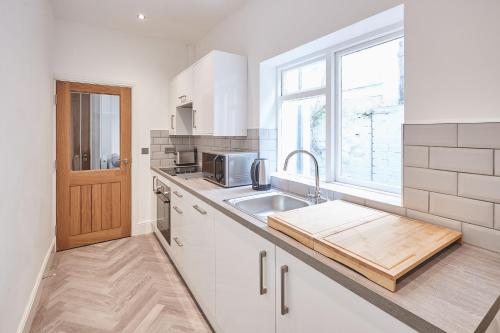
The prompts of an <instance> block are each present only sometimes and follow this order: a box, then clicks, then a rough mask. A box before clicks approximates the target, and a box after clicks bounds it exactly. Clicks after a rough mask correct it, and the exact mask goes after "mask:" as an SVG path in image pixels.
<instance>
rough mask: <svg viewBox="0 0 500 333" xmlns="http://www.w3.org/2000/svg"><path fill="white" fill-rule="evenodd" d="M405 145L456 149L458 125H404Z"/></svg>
mask: <svg viewBox="0 0 500 333" xmlns="http://www.w3.org/2000/svg"><path fill="white" fill-rule="evenodd" d="M404 144H405V145H414V146H444V147H456V146H457V124H431V125H412V124H407V125H404Z"/></svg>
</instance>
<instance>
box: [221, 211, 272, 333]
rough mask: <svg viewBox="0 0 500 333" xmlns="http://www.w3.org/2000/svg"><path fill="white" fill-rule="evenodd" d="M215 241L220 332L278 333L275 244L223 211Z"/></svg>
mask: <svg viewBox="0 0 500 333" xmlns="http://www.w3.org/2000/svg"><path fill="white" fill-rule="evenodd" d="M215 240H216V241H215V244H216V247H215V263H216V270H215V271H216V279H215V281H216V286H215V309H216V322H217V325H216V326H217V331H218V332H222V333H231V332H239V333H245V332H248V333H253V332H260V333H267V332H269V333H271V332H274V330H275V315H274V306H275V305H274V304H275V290H274V288H275V263H274V257H275V246H274V244H272V243H270V242H269V241H267V240H265V239H264V238H262V237H260V236H258V235H257V234H255V233H253V232H252V231H250V230H248V229H247V228H245V227H243V226H242V225H240V224H239V223H238V222H236V221H234V220H232V219H231V218H229V217H227V216H226V215H224V214H222V213H220V212H217V213H216V215H215ZM261 265H262V266H261ZM261 267H262V269H261Z"/></svg>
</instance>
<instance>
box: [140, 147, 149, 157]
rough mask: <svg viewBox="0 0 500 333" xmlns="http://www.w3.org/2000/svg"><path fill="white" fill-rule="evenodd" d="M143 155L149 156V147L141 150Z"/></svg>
mask: <svg viewBox="0 0 500 333" xmlns="http://www.w3.org/2000/svg"><path fill="white" fill-rule="evenodd" d="M141 154H142V155H147V154H149V148H147V147H146V148H141Z"/></svg>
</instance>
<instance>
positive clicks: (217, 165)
mask: <svg viewBox="0 0 500 333" xmlns="http://www.w3.org/2000/svg"><path fill="white" fill-rule="evenodd" d="M256 158H257V153H256V152H202V154H201V171H202V174H203V178H204V179H206V180H208V181H210V182H212V183H215V184H217V185H220V186H223V187H236V186H245V185H250V184H252V178H251V176H250V169H251V167H252V163H253V161H254V160H255V159H256Z"/></svg>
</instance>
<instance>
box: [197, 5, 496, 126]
mask: <svg viewBox="0 0 500 333" xmlns="http://www.w3.org/2000/svg"><path fill="white" fill-rule="evenodd" d="M400 3H404V5H405V35H406V40H405V48H406V50H405V71H406V77H405V80H406V91H405V93H406V103H405V104H406V105H405V122H443V121H452V122H466V121H471V122H474V121H500V100H499V99H500V98H499V97H498V96H500V95H499V91H500V62H499V61H498V59H500V34H498V31H500V20H498V13H500V1H498V0H478V1H470V0H438V1H436V0H406V1H402V0H383V1H371V0H351V1H343V0H294V1H290V0H275V1H266V0H253V1H250V2H249V3H248V4H247V5H245V6H243V7H242V8H240V9H239V10H238V11H237V12H235V13H233V14H232V15H230V16H228V17H227V18H226V19H225V20H224V21H222V22H221V23H220V24H218V25H217V26H216V27H214V28H213V29H212V30H211V31H210V32H209V33H208V34H207V35H206V36H205V37H204V38H202V39H201V40H199V41H198V42H197V43H196V45H195V49H196V58H200V57H201V56H203V55H204V54H205V53H207V52H208V51H209V50H211V49H220V50H223V51H228V52H235V53H240V54H246V55H248V58H249V111H250V112H249V125H250V126H249V127H250V128H253V127H258V126H259V125H260V126H263V127H265V126H266V123H268V122H267V121H263V120H262V119H260V122H259V63H260V62H261V61H263V60H265V59H267V58H271V57H273V56H276V55H278V54H280V53H282V52H284V51H287V50H290V49H292V48H295V47H297V46H300V45H302V44H304V43H307V42H309V41H312V40H314V39H316V38H319V37H321V36H324V35H327V34H330V33H332V32H334V31H337V30H339V29H340V28H343V27H346V26H348V25H350V24H352V23H355V22H357V21H359V20H362V19H365V18H367V17H369V16H371V15H373V14H375V13H378V12H381V11H383V10H385V9H388V8H390V7H393V6H396V5H398V4H400Z"/></svg>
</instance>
